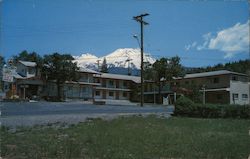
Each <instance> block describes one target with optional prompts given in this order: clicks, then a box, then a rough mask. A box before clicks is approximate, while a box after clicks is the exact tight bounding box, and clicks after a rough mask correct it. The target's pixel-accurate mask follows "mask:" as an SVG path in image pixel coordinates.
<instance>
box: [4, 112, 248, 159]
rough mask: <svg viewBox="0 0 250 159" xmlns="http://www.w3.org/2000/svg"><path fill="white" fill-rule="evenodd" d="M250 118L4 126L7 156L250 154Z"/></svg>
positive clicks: (116, 158) (213, 156) (109, 158)
mask: <svg viewBox="0 0 250 159" xmlns="http://www.w3.org/2000/svg"><path fill="white" fill-rule="evenodd" d="M249 130H250V120H238V119H194V118H179V117H172V118H170V119H161V118H157V117H155V116H149V117H146V118H145V117H127V118H119V119H115V120H112V121H103V120H100V119H95V120H90V121H88V122H85V123H80V124H77V125H72V126H69V127H66V128H65V127H64V128H63V127H60V126H55V125H54V126H43V127H33V128H19V129H18V130H17V131H16V132H11V131H10V130H8V129H7V128H1V156H2V157H3V158H8V159H9V158H17V159H22V158H29V159H35V158H60V159H64V158H99V159H101V158H107V159H113V158H114V159H119V158H135V159H140V158H148V159H152V158H155V159H157V158H159V159H165V158H190V159H191V158H192V159H193V158H199V159H200V158H211V159H216V158H232V159H236V158H237V159H240V158H244V159H246V158H248V156H249V154H250V136H249Z"/></svg>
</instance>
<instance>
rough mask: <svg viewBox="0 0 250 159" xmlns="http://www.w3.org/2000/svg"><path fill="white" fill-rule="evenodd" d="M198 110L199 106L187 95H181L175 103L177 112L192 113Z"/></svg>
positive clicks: (181, 113) (180, 113)
mask: <svg viewBox="0 0 250 159" xmlns="http://www.w3.org/2000/svg"><path fill="white" fill-rule="evenodd" d="M196 110H197V108H196V105H195V104H194V102H193V101H192V100H191V99H189V98H187V97H184V96H181V97H180V98H178V100H177V101H176V103H175V114H178V115H191V114H194V113H195V111H196Z"/></svg>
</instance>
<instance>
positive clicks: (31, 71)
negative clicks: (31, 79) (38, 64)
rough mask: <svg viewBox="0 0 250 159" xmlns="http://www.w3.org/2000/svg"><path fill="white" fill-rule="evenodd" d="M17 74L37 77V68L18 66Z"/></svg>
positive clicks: (19, 64)
mask: <svg viewBox="0 0 250 159" xmlns="http://www.w3.org/2000/svg"><path fill="white" fill-rule="evenodd" d="M17 73H19V74H20V75H22V76H25V77H27V76H35V75H36V68H35V67H27V66H25V65H23V64H21V63H18V64H17Z"/></svg>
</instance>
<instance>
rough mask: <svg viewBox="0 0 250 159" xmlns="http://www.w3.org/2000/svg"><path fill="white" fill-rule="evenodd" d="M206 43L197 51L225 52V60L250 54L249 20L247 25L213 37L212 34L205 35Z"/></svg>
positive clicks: (231, 28) (235, 26)
mask: <svg viewBox="0 0 250 159" xmlns="http://www.w3.org/2000/svg"><path fill="white" fill-rule="evenodd" d="M203 39H204V43H203V44H202V45H199V46H197V50H203V49H209V50H220V51H223V52H225V56H224V58H232V57H233V56H234V55H235V54H237V53H241V52H249V20H248V21H247V22H246V23H245V24H240V23H237V24H235V25H234V26H232V27H230V28H227V29H224V30H221V31H218V32H217V34H216V35H215V36H214V37H212V34H211V33H208V34H205V35H203Z"/></svg>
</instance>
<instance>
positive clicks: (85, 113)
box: [0, 102, 173, 127]
mask: <svg viewBox="0 0 250 159" xmlns="http://www.w3.org/2000/svg"><path fill="white" fill-rule="evenodd" d="M0 109H1V118H0V119H1V124H2V125H4V126H10V127H16V126H33V125H45V124H50V123H58V122H61V123H69V124H74V123H78V122H83V121H85V120H86V119H89V118H103V119H112V118H115V117H118V116H128V115H138V114H141V115H149V114H157V115H163V116H170V114H171V113H172V112H173V107H165V106H145V107H139V106H114V105H93V104H87V103H83V102H36V103H29V102H17V103H11V102H6V103H4V102H2V103H0Z"/></svg>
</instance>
